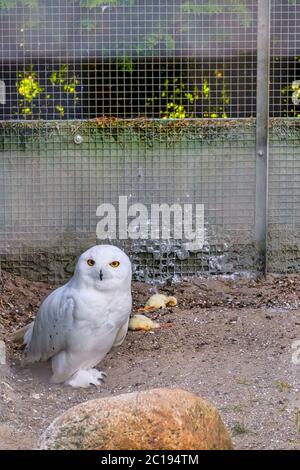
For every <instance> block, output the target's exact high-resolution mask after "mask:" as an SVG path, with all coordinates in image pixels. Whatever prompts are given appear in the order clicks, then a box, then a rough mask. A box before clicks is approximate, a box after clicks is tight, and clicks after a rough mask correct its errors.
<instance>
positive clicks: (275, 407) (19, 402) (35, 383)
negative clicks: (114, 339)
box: [0, 272, 300, 449]
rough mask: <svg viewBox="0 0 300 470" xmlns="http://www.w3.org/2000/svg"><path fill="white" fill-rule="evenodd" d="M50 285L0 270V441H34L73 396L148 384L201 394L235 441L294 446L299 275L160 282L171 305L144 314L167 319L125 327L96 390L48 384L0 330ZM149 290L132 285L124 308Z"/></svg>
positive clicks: (16, 321) (15, 322)
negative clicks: (1, 346) (1, 357)
mask: <svg viewBox="0 0 300 470" xmlns="http://www.w3.org/2000/svg"><path fill="white" fill-rule="evenodd" d="M52 288H53V287H51V286H49V285H47V284H44V283H34V282H31V281H28V280H25V279H23V278H20V277H14V276H12V275H10V274H7V273H4V272H2V273H1V276H0V337H1V338H2V339H4V340H5V342H6V345H7V348H8V356H9V357H8V365H7V366H0V449H30V448H36V447H37V446H38V439H39V436H40V434H41V432H42V431H43V430H44V429H45V428H46V426H47V425H48V424H50V422H51V421H52V420H53V419H54V418H55V417H56V416H57V415H58V414H60V413H61V412H63V411H64V410H66V409H67V408H69V407H70V406H72V405H75V404H77V403H80V402H82V401H85V400H88V399H92V398H96V397H105V396H111V395H118V394H120V393H125V392H130V391H136V390H143V389H149V388H154V387H172V388H173V387H180V388H184V389H186V390H189V391H191V392H194V393H196V394H198V395H201V396H202V397H203V398H206V399H208V400H210V401H211V402H212V403H213V404H214V405H215V406H216V407H217V408H218V409H219V411H220V413H221V415H222V418H223V421H224V422H225V423H226V425H227V426H228V428H229V430H230V432H231V434H232V436H233V441H234V445H235V448H237V449H299V448H300V364H299V365H294V364H293V362H292V353H293V349H292V344H293V342H294V341H296V340H300V303H299V292H300V276H296V275H291V276H273V275H272V276H271V275H270V276H268V278H267V279H266V280H261V281H259V280H254V279H249V278H248V279H246V278H243V279H239V278H208V279H205V278H194V279H191V280H189V281H184V282H181V283H179V284H174V285H165V286H160V287H159V290H160V292H164V293H167V294H168V295H175V296H176V297H177V298H178V307H176V308H173V309H165V310H160V311H159V312H155V313H153V314H151V315H149V316H150V317H151V318H155V319H156V320H157V321H158V322H160V323H162V324H166V323H168V324H169V323H171V326H170V327H168V328H162V329H160V330H157V331H155V332H147V333H145V332H129V333H128V335H127V338H126V340H125V342H124V344H123V345H122V346H121V347H120V348H118V349H115V350H112V351H111V353H110V354H109V355H108V356H107V357H106V359H105V360H104V361H103V363H102V364H101V370H105V371H106V372H107V373H108V378H107V381H106V383H105V384H104V385H103V387H102V388H101V389H96V388H94V387H93V388H90V389H87V390H80V389H72V388H70V387H65V386H60V385H52V384H49V376H50V367H49V365H47V364H46V365H45V364H42V365H36V366H33V367H30V368H29V367H26V368H24V367H22V366H21V364H20V358H21V352H22V351H21V350H20V348H18V347H16V346H14V345H12V344H11V343H10V341H9V335H10V334H11V333H12V332H13V331H14V330H16V329H17V328H19V327H20V326H22V325H24V324H26V323H27V322H28V321H30V320H31V319H32V318H33V317H34V315H35V313H36V311H37V309H38V306H39V304H40V302H41V300H42V299H43V298H44V297H45V296H46V295H47V293H48V292H50V290H51V289H52ZM154 292H155V288H154V287H153V286H149V285H145V284H142V283H137V282H136V283H134V284H133V293H134V311H135V310H137V308H138V307H141V306H143V305H144V304H145V302H146V300H147V299H148V297H149V296H150V295H151V294H153V293H154Z"/></svg>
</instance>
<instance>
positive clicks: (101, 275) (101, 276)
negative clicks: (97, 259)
mask: <svg viewBox="0 0 300 470" xmlns="http://www.w3.org/2000/svg"><path fill="white" fill-rule="evenodd" d="M99 277H100V281H102V280H103V272H102V269H100V273H99Z"/></svg>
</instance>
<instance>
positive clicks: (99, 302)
mask: <svg viewBox="0 0 300 470" xmlns="http://www.w3.org/2000/svg"><path fill="white" fill-rule="evenodd" d="M131 305H132V300H131V263H130V261H129V258H128V256H127V255H126V254H125V253H124V252H123V251H122V250H120V249H119V248H117V247H115V246H111V245H98V246H93V247H92V248H90V249H89V250H87V251H86V252H85V253H83V254H82V255H81V256H80V258H79V260H78V262H77V265H76V268H75V272H74V276H73V277H72V278H71V279H70V281H69V282H68V283H67V284H65V285H64V286H62V287H59V288H58V289H56V290H55V291H53V292H52V293H51V294H50V295H49V296H48V297H47V298H46V299H45V300H44V301H43V303H42V304H41V306H40V308H39V311H38V313H37V316H36V319H35V321H34V322H32V323H31V324H30V325H29V328H28V330H27V332H26V333H25V335H24V343H25V345H26V349H25V352H26V358H25V362H26V363H32V362H38V361H46V360H47V359H50V358H52V371H53V375H52V378H51V381H52V382H53V383H61V382H64V383H65V384H66V385H71V386H72V387H88V386H89V385H99V384H100V383H101V380H103V377H104V376H105V374H104V373H103V372H100V371H98V370H97V369H95V368H94V367H95V366H96V365H97V364H98V363H99V362H100V361H101V360H102V359H103V358H104V357H105V356H106V354H107V353H108V351H109V350H110V349H111V348H112V347H113V346H119V345H120V344H121V343H122V342H123V340H124V338H125V336H126V333H127V328H128V321H129V315H130V312H131Z"/></svg>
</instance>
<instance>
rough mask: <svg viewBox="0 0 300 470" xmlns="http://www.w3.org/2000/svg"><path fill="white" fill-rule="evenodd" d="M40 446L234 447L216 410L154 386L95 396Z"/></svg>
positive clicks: (71, 411)
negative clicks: (125, 392)
mask: <svg viewBox="0 0 300 470" xmlns="http://www.w3.org/2000/svg"><path fill="white" fill-rule="evenodd" d="M40 448H41V449H73V450H75V449H84V450H161V449H167V450H202V449H203V450H207V449H232V443H231V440H230V437H229V434H228V432H227V430H226V428H225V426H224V424H223V422H222V420H221V418H220V415H219V413H218V411H217V410H216V408H215V407H214V406H212V405H211V404H210V403H209V402H207V401H205V400H203V399H202V398H199V397H197V396H195V395H193V394H192V393H189V392H186V391H184V390H172V389H154V390H146V391H143V392H135V393H127V394H123V395H119V396H116V397H108V398H101V399H96V400H90V401H87V402H85V403H81V404H80V405H77V406H74V407H73V408H70V409H69V410H68V411H66V412H65V413H63V414H62V415H60V416H59V417H58V418H56V419H55V420H54V421H53V423H52V424H51V425H50V426H49V427H48V429H47V430H46V431H45V433H44V435H43V436H42V438H41V442H40Z"/></svg>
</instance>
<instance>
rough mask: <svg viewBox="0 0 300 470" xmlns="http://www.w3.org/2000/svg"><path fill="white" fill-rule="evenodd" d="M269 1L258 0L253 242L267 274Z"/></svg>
mask: <svg viewBox="0 0 300 470" xmlns="http://www.w3.org/2000/svg"><path fill="white" fill-rule="evenodd" d="M270 1H271V0H258V11H257V17H258V20H257V92H256V93H257V94H256V103H257V105H256V193H255V201H256V202H255V241H256V247H257V251H258V257H259V269H260V270H261V271H262V273H263V274H266V271H267V227H268V163H269V73H270Z"/></svg>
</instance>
